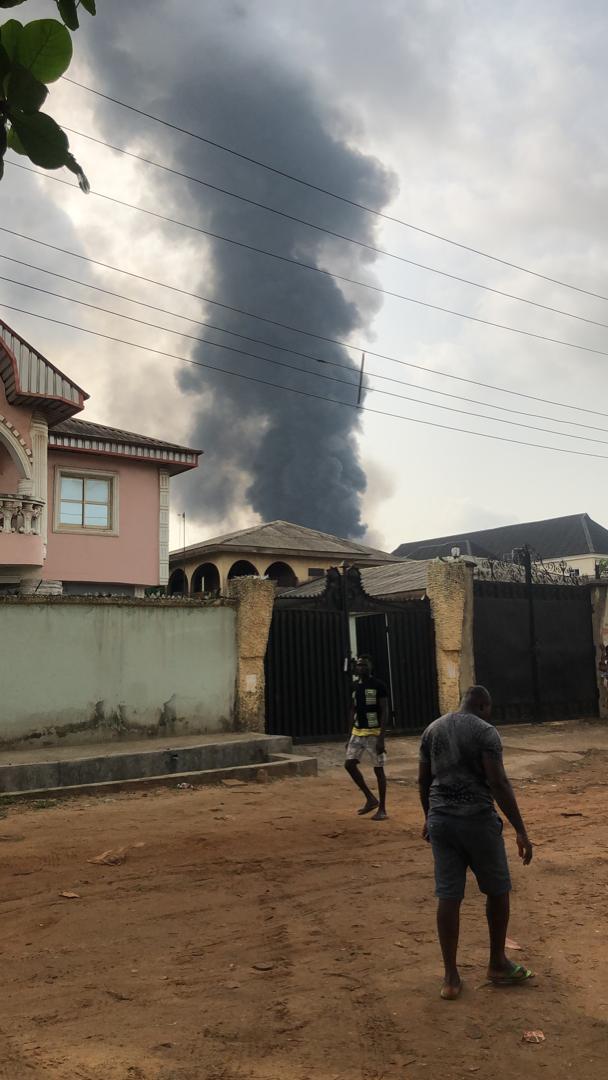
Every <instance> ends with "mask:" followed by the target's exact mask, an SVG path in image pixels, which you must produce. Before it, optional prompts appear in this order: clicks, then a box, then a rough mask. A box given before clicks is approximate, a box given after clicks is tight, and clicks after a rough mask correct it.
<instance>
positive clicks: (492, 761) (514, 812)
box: [482, 751, 532, 866]
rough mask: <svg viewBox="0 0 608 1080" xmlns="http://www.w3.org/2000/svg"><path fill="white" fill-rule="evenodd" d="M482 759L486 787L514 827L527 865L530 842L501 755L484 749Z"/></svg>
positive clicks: (520, 851) (518, 845)
mask: <svg viewBox="0 0 608 1080" xmlns="http://www.w3.org/2000/svg"><path fill="white" fill-rule="evenodd" d="M482 760H483V768H484V772H485V776H486V780H487V782H488V787H489V788H490V791H491V792H492V795H493V796H494V798H495V799H496V802H497V803H498V806H499V807H500V809H501V810H502V812H503V814H504V815H505V817H506V818H507V820H508V821H510V823H511V825H512V826H513V828H514V829H515V832H516V834H517V847H518V850H519V856H520V858H521V859H522V861H523V864H524V866H528V865H529V863H531V862H532V844H531V843H530V840H529V838H528V833H527V831H526V826H525V825H524V822H523V818H522V816H521V813H520V810H519V806H518V805H517V799H516V798H515V792H514V791H513V788H512V786H511V781H510V780H509V777H508V776H507V774H506V772H505V767H504V765H503V762H502V757H501V756H499V755H497V754H490V753H487V752H485V751H484V753H483V754H482Z"/></svg>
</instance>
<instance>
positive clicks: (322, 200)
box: [88, 0, 393, 537]
mask: <svg viewBox="0 0 608 1080" xmlns="http://www.w3.org/2000/svg"><path fill="white" fill-rule="evenodd" d="M99 7H100V9H101V10H100V16H99V17H98V19H97V20H96V23H97V25H96V27H95V33H94V34H93V33H92V32H89V33H88V41H89V44H90V57H89V59H90V62H91V65H92V69H93V75H92V77H93V78H94V81H95V84H96V85H100V86H102V85H103V86H105V87H111V88H112V90H111V91H110V92H115V93H116V94H117V96H119V97H120V96H124V98H125V99H126V100H129V101H132V102H134V103H137V104H142V106H143V107H144V108H145V107H149V108H150V110H151V111H152V112H154V111H157V112H158V113H159V115H164V116H167V117H168V118H171V119H173V118H175V120H176V121H177V122H178V123H179V124H181V125H182V126H184V127H186V128H190V129H192V130H195V131H201V132H202V133H204V134H206V135H208V136H209V137H210V138H212V139H216V140H218V141H220V142H223V143H227V144H228V145H232V146H234V147H235V148H238V149H241V150H243V151H244V152H245V153H248V154H251V155H253V156H255V157H259V158H261V159H262V160H268V161H269V162H272V163H273V164H275V165H277V166H278V167H279V168H282V169H284V170H286V171H289V172H293V173H295V174H297V175H301V176H304V177H308V178H310V179H311V180H313V181H314V182H317V183H319V184H321V185H322V186H324V187H327V188H330V189H333V190H336V191H339V192H342V193H344V194H345V195H346V196H348V197H349V198H351V199H354V200H357V201H360V202H365V203H367V204H370V205H372V206H374V207H376V208H381V207H382V206H383V205H384V204H385V203H386V202H387V200H388V198H389V196H390V195H391V194H392V193H393V190H392V179H391V178H390V177H389V175H388V174H387V172H386V171H385V170H384V169H383V168H382V166H381V165H380V164H379V163H378V162H377V161H375V160H373V159H371V158H369V157H365V156H363V155H362V154H360V153H358V152H357V151H356V150H354V149H353V148H352V147H351V146H349V145H348V143H347V141H346V138H347V135H346V134H345V121H344V118H341V119H340V118H338V117H336V115H335V114H334V110H333V109H332V107H331V103H330V102H328V101H326V100H321V99H320V97H319V96H317V94H316V92H315V85H314V79H313V78H312V76H311V74H310V73H306V72H302V71H298V70H297V69H296V68H295V66H294V65H293V63H292V62H291V61H290V51H289V48H288V45H287V44H286V42H285V39H284V38H282V39H279V37H278V35H277V36H275V34H274V33H273V25H272V22H271V21H268V22H266V23H265V21H264V18H265V17H264V8H263V5H260V4H239V5H236V4H228V3H225V2H220V0H203V2H201V0H199V2H198V3H196V4H193V5H192V6H191V7H190V8H189V6H188V5H186V4H184V3H183V2H182V3H179V4H177V3H175V4H166V3H162V4H161V3H160V0H157V2H154V0H152V2H150V0H145V2H144V0H139V2H131V3H130V4H129V5H128V11H125V5H124V4H123V3H122V0H105V2H104V4H103V5H99ZM188 10H190V16H189V18H184V17H183V16H184V15H185V13H186V12H187V11H188ZM180 16H181V17H180ZM139 20H142V21H141V22H140V21H139ZM99 118H100V122H101V126H102V127H103V129H104V131H105V132H106V133H109V132H111V133H112V134H113V135H114V136H116V134H117V132H118V133H119V134H120V137H121V138H122V140H123V143H124V142H125V141H126V142H128V143H130V144H131V145H134V144H135V142H137V144H138V145H139V146H141V145H142V144H145V145H146V148H147V149H152V150H153V151H154V153H155V155H157V156H158V157H159V158H160V159H161V160H165V161H166V160H167V159H168V158H170V159H171V160H172V162H173V163H174V164H175V167H178V168H180V169H183V170H184V171H187V172H190V173H192V174H193V175H196V176H201V177H203V178H205V179H208V180H209V181H211V182H213V183H215V184H219V185H223V186H226V187H228V188H230V189H231V190H234V191H238V192H241V193H242V194H246V195H248V196H250V197H252V198H254V199H257V200H259V201H261V202H265V203H268V204H270V205H272V206H275V207H277V208H280V209H282V210H285V211H286V212H288V213H291V214H295V215H297V216H300V217H303V218H308V219H310V220H313V221H316V222H318V223H320V224H322V225H326V226H327V227H329V228H331V229H334V230H336V231H338V232H343V233H347V234H349V235H353V236H356V237H357V238H359V239H362V240H365V241H370V240H371V241H372V242H373V239H374V229H373V219H371V217H370V216H369V215H365V214H362V213H361V212H359V211H356V210H354V209H353V208H349V207H348V206H347V205H345V204H343V203H340V202H338V201H336V200H333V199H330V198H328V197H325V196H322V195H320V194H318V193H314V192H311V191H307V189H305V188H303V187H301V186H299V185H296V184H292V183H290V182H288V181H286V180H282V179H281V178H278V177H276V176H273V175H272V174H270V173H267V172H266V171H265V170H262V169H259V168H257V167H255V166H251V165H247V164H246V163H243V162H241V161H239V160H238V159H236V158H233V157H232V156H229V155H227V154H223V153H221V152H219V151H217V150H213V149H210V148H209V147H207V146H205V145H204V144H202V143H197V142H196V141H194V140H191V139H188V138H186V137H180V136H173V135H171V134H170V133H169V132H168V131H167V129H162V128H160V127H158V126H157V125H152V124H150V123H146V122H145V121H143V122H142V121H141V120H140V119H139V118H137V117H136V116H134V115H133V114H128V113H124V112H123V111H121V110H119V109H116V108H114V107H112V106H105V105H104V106H102V107H101V110H100V114H99ZM155 191H156V192H157V195H158V198H159V201H160V202H162V205H163V206H164V207H165V208H166V209H168V210H169V211H174V210H176V209H178V210H179V212H180V214H181V215H184V217H185V219H186V220H191V221H195V222H197V223H200V224H202V225H203V226H204V227H205V228H209V229H211V230H212V231H214V232H218V233H221V234H223V235H226V236H231V237H235V238H238V239H240V240H243V241H245V242H246V243H248V244H252V245H259V246H260V247H263V248H266V249H267V250H270V251H274V252H276V253H277V254H281V255H287V256H289V257H292V258H298V259H301V260H302V261H305V262H308V263H313V264H314V265H317V266H321V267H324V268H329V269H331V268H335V269H338V270H339V272H341V273H346V274H347V275H349V276H352V277H355V278H363V279H364V280H373V279H372V278H370V276H369V274H370V271H369V262H370V260H369V257H366V256H365V255H364V254H362V251H361V249H358V248H355V247H354V246H353V245H349V244H345V243H344V242H341V241H333V240H331V239H330V238H327V237H326V236H324V235H323V234H321V233H317V232H315V231H314V230H311V229H308V228H306V227H305V226H301V225H299V224H296V223H293V222H289V221H286V220H284V219H282V218H277V217H276V216H274V215H272V214H268V213H266V212H264V211H262V210H256V209H254V208H252V207H250V206H247V205H246V204H242V203H239V202H237V201H236V200H234V199H231V198H228V197H225V196H222V195H219V194H215V193H212V192H209V191H207V190H206V189H204V188H198V189H197V188H196V187H195V185H186V184H182V183H181V181H178V180H175V179H173V180H171V182H168V181H164V180H162V179H160V180H158V182H157V186H156V188H155ZM170 236H171V239H172V240H173V241H174V242H176V243H180V242H183V240H184V234H183V232H180V231H178V230H176V231H175V232H171V234H170ZM200 247H201V270H200V275H199V277H198V280H193V281H192V289H193V291H200V292H202V293H203V294H204V295H207V296H211V297H216V298H217V299H219V300H221V301H223V302H225V303H227V304H233V305H235V306H237V307H240V308H246V309H248V310H250V311H254V312H258V313H260V314H262V315H266V316H268V317H269V318H271V319H278V320H280V321H281V322H284V323H289V324H292V325H294V326H299V327H303V328H308V329H311V330H314V331H315V332H318V333H320V334H323V335H327V336H330V337H337V338H341V339H344V338H347V337H348V335H349V334H351V333H352V332H353V331H354V330H357V329H360V328H361V327H363V326H365V325H366V324H367V323H368V322H369V320H370V318H371V317H372V316H373V314H374V312H375V311H376V310H377V300H375V299H372V300H370V296H371V295H372V294H369V293H366V291H365V290H360V289H357V290H353V291H352V293H351V295H349V296H348V297H346V296H345V295H344V294H343V292H342V291H341V289H340V288H339V287H338V285H337V284H336V282H335V281H334V280H333V279H332V278H329V277H325V276H322V275H320V274H316V273H314V272H311V271H308V270H304V269H299V268H297V267H292V266H289V265H287V264H285V263H281V262H279V261H276V260H273V259H269V258H266V257H263V256H259V255H255V254H253V253H249V252H245V251H243V250H242V249H239V248H236V247H233V246H231V245H228V244H223V243H221V242H219V241H211V242H210V243H209V244H207V243H206V242H205V241H204V239H203V238H201V244H200ZM207 315H208V317H209V318H210V319H211V321H214V322H216V323H218V324H219V325H221V326H224V327H226V328H227V329H230V330H234V331H237V332H242V333H244V334H248V335H252V336H254V337H262V338H264V339H265V340H266V341H268V342H271V343H273V344H275V343H276V344H277V345H288V346H290V347H292V348H298V349H302V350H303V351H305V352H309V353H312V354H314V355H318V356H320V357H325V358H327V359H329V360H334V361H337V362H339V363H340V364H343V365H345V366H347V367H349V368H350V369H351V370H350V372H349V371H345V372H338V371H336V369H334V368H323V367H322V366H321V365H318V364H315V363H314V362H311V361H307V360H301V359H297V358H293V357H289V355H288V354H284V353H281V352H278V351H274V350H273V349H271V348H266V347H264V346H248V345H247V344H246V343H244V342H242V341H240V340H238V339H236V338H227V337H226V336H225V335H218V334H215V340H218V341H221V342H224V343H226V342H228V343H230V344H235V346H236V347H238V348H244V349H247V348H250V349H251V350H252V351H253V352H256V353H260V354H262V355H266V356H272V357H274V358H277V359H280V360H282V361H283V362H286V363H290V364H292V365H296V366H298V367H305V368H307V371H310V372H311V373H310V374H305V375H302V374H300V373H297V372H294V371H291V370H286V369H284V368H277V367H274V366H273V365H270V364H267V363H264V362H262V361H260V360H255V359H251V358H248V357H243V356H238V355H235V354H232V353H225V352H222V351H220V350H217V349H214V348H212V347H211V346H208V345H200V346H197V347H196V349H195V352H194V353H193V354H192V355H193V357H194V358H195V359H198V360H200V361H202V362H205V363H212V364H214V365H219V366H221V367H222V368H226V369H231V370H235V371H243V372H246V373H247V374H251V375H254V376H256V377H258V378H261V379H265V380H268V381H271V382H276V383H282V384H283V385H285V386H290V387H294V388H297V389H299V390H303V391H307V392H309V393H312V394H320V395H325V396H327V397H333V398H336V399H339V400H343V401H350V402H354V401H355V400H356V381H357V362H356V359H355V360H353V358H352V354H350V353H349V352H347V351H346V350H344V349H342V348H340V347H338V346H333V345H329V344H322V343H320V342H315V341H314V340H312V339H309V338H304V337H301V336H300V335H297V334H292V333H290V332H288V331H284V330H280V329H277V328H273V327H271V326H267V325H265V324H262V323H258V322H255V321H253V320H251V319H248V318H246V317H243V316H238V315H236V314H231V313H228V312H225V311H221V310H220V309H217V308H209V310H208V313H207ZM206 336H212V335H211V334H206ZM313 370H314V371H315V372H318V371H321V372H323V373H325V374H332V375H336V376H337V377H339V378H349V379H350V378H352V380H353V383H354V386H353V389H351V388H350V387H348V388H347V387H344V386H340V385H339V384H334V383H331V382H325V381H324V380H322V379H319V378H317V377H316V376H315V375H314V374H312V371H313ZM179 379H180V384H181V386H182V387H183V390H184V392H185V393H187V394H188V395H196V398H197V406H196V421H195V426H194V429H193V431H192V433H191V441H192V443H193V444H194V445H198V446H200V447H202V448H204V450H205V457H204V458H203V459H202V465H201V468H200V469H199V470H198V471H197V473H196V474H195V475H193V476H191V477H189V478H188V484H189V486H188V488H187V492H186V499H187V502H188V503H189V507H188V509H189V513H190V516H191V517H194V518H196V519H198V520H204V518H205V516H212V517H214V518H218V517H223V516H228V514H229V513H230V511H231V510H232V509H234V507H235V504H237V503H238V501H239V499H242V497H243V494H244V498H245V500H246V502H247V504H249V505H250V506H251V507H252V508H253V510H255V511H257V512H258V513H259V514H260V515H261V517H262V518H263V519H264V520H270V519H273V518H284V519H287V520H291V521H295V522H299V523H301V524H303V525H307V526H310V527H313V528H318V529H323V530H327V531H329V532H335V533H338V534H340V535H344V536H352V537H356V536H360V535H362V534H363V532H364V528H365V527H364V524H363V523H362V521H361V496H362V493H363V491H364V490H365V484H366V481H365V475H364V472H363V470H362V468H361V464H360V460H359V455H358V450H357V441H356V436H357V432H358V429H359V423H360V418H359V414H358V413H357V412H356V411H355V410H351V409H346V408H343V407H340V406H337V405H332V404H329V403H325V402H322V401H318V400H313V399H310V398H306V397H302V396H299V395H296V394H291V393H287V392H284V391H279V390H275V389H272V388H270V387H266V386H261V385H257V384H256V383H250V382H246V381H243V380H240V379H236V378H231V377H230V376H229V375H218V374H213V373H207V372H205V371H203V370H202V369H196V368H189V369H184V371H183V373H181V374H180V376H179Z"/></svg>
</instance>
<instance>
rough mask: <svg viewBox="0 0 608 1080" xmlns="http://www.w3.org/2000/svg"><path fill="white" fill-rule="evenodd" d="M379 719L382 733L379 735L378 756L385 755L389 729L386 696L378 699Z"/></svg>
mask: <svg viewBox="0 0 608 1080" xmlns="http://www.w3.org/2000/svg"><path fill="white" fill-rule="evenodd" d="M378 719H379V720H380V731H379V733H378V741H377V743H376V751H377V753H378V754H383V753H384V736H385V735H386V729H387V727H388V697H387V696H386V695H385V696H384V697H379V698H378Z"/></svg>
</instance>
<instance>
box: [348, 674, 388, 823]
mask: <svg viewBox="0 0 608 1080" xmlns="http://www.w3.org/2000/svg"><path fill="white" fill-rule="evenodd" d="M355 675H356V679H355V682H354V685H353V692H352V700H351V714H350V715H351V724H352V729H351V735H350V739H349V741H348V743H347V746H346V761H345V762H344V768H345V769H346V771H347V773H348V774H349V776H351V777H352V779H353V780H354V782H355V784H356V785H357V787H358V788H360V790H361V791H362V792H363V794H364V795H365V805H364V806H362V807H361V809H360V810H359V811H358V813H359V814H360V815H363V814H369V813H371V811H372V810H375V811H376V813H375V814H374V817H373V820H374V821H385V820H386V818H387V813H386V775H385V773H384V765H385V763H386V752H385V749H384V734H385V731H386V725H387V722H388V694H387V690H386V686H385V685H384V683H383V682H380V679H376V678H374V676H373V675H372V660H371V657H370V656H359V657H358V658H357V661H356V664H355ZM365 753H368V754H369V756H370V758H371V761H372V765H373V766H374V772H375V774H376V780H377V781H378V798H376V796H375V795H372V793H371V791H370V789H369V788H368V786H367V784H366V783H365V780H364V779H363V775H362V773H361V770H360V768H359V764H360V762H361V758H362V757H363V755H364V754H365Z"/></svg>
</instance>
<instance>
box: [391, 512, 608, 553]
mask: <svg viewBox="0 0 608 1080" xmlns="http://www.w3.org/2000/svg"><path fill="white" fill-rule="evenodd" d="M525 544H528V545H529V546H530V547H531V548H532V549H533V551H534V552H536V553H537V554H538V555H540V557H541V558H542V559H564V558H567V557H573V556H576V555H589V554H592V555H608V529H605V528H604V526H603V525H598V523H597V522H596V521H593V519H592V518H590V517H589V515H588V514H570V515H568V516H567V517H557V518H548V519H546V520H544V521H527V522H522V523H519V524H516V525H501V526H498V527H497V528H493V529H478V530H472V531H471V532H463V533H454V534H452V535H451V536H438V537H434V538H433V539H431V540H414V541H409V542H408V543H405V544H400V545H399V547H398V548H397V549H396V550H395V552H394V554H395V555H398V556H400V557H402V558H424V559H435V558H438V557H440V556H446V555H449V554H450V553H451V549H452V548H454V547H457V548H459V549H460V554H461V555H476V556H478V557H481V558H493V559H504V558H510V556H511V552H512V551H513V550H514V549H515V548H521V547H523V546H524V545H525Z"/></svg>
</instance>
